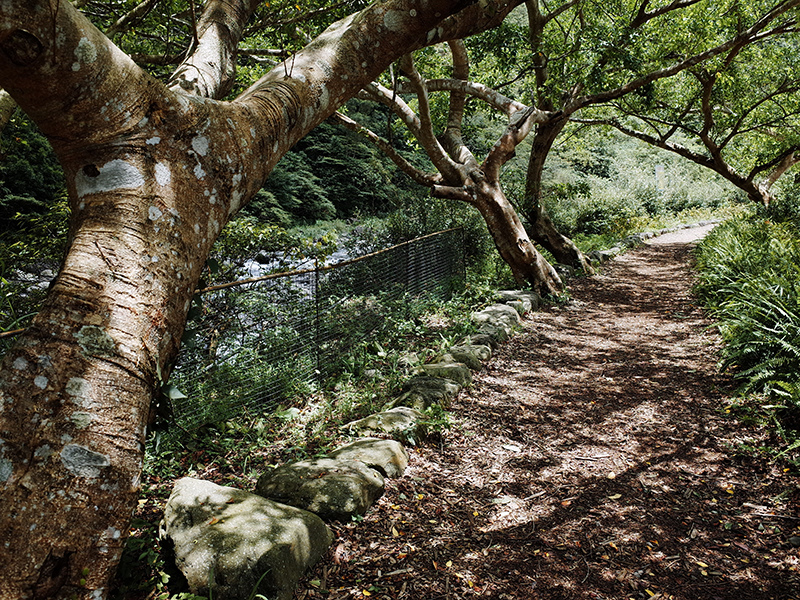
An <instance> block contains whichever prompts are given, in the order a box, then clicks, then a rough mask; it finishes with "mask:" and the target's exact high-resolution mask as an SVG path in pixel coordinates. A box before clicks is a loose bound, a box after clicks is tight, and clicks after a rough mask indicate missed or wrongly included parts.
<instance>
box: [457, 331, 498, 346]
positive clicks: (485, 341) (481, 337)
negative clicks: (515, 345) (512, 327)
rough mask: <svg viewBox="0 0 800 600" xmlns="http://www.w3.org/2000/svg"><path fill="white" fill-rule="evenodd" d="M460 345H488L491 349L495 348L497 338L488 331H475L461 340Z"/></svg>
mask: <svg viewBox="0 0 800 600" xmlns="http://www.w3.org/2000/svg"><path fill="white" fill-rule="evenodd" d="M461 345H462V346H488V347H489V348H491V349H492V350H497V346H498V344H497V340H496V339H494V338H493V337H492V336H490V335H489V334H488V333H475V334H473V335H470V336H468V337H466V338H464V340H463V341H462V342H461Z"/></svg>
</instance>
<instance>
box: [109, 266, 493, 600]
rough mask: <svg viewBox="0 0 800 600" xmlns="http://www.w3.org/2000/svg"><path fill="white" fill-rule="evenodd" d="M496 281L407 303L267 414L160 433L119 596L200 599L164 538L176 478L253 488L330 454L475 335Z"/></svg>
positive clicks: (439, 425) (154, 438)
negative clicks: (423, 366) (264, 476)
mask: <svg viewBox="0 0 800 600" xmlns="http://www.w3.org/2000/svg"><path fill="white" fill-rule="evenodd" d="M494 289H496V287H494V286H493V285H489V284H487V283H481V282H480V281H479V280H478V279H476V278H474V277H469V278H468V285H467V288H466V290H465V291H464V292H462V293H461V294H458V295H456V296H454V297H453V298H452V299H450V300H448V301H441V300H436V299H435V298H416V299H410V300H409V301H407V302H405V303H404V304H403V305H402V306H400V305H398V306H397V307H396V312H395V313H394V314H392V315H390V321H391V322H390V323H388V324H387V325H386V326H384V327H381V328H380V329H379V330H377V331H376V332H375V333H374V334H373V335H372V336H371V337H370V339H369V340H367V341H364V342H362V343H359V344H355V345H353V346H352V347H351V348H350V349H349V352H347V353H346V355H344V356H342V357H340V361H339V364H340V370H339V371H338V372H336V373H335V374H333V376H332V377H330V378H329V379H328V380H326V383H325V385H324V386H323V387H321V388H319V389H315V390H311V391H310V392H309V393H308V394H306V395H302V396H300V395H298V396H296V397H294V398H293V399H292V400H291V401H288V402H286V403H285V404H283V405H281V406H279V407H278V408H277V409H276V410H274V412H272V413H270V414H249V413H247V412H246V411H242V412H241V413H240V414H239V416H238V417H237V418H235V419H230V420H227V421H223V422H220V423H215V424H211V425H206V426H204V427H201V428H198V429H195V430H192V431H186V430H182V429H180V428H179V427H172V428H169V429H167V430H163V431H156V432H153V433H152V434H151V435H150V436H149V438H148V440H147V446H146V455H145V464H144V472H143V476H142V481H143V490H142V500H141V501H140V507H139V511H138V513H137V518H136V519H135V520H134V522H133V525H132V530H131V536H130V537H129V539H128V541H127V544H126V549H125V553H124V556H123V560H122V562H121V565H120V569H119V573H118V577H117V591H116V592H115V594H114V595H113V596H112V598H116V599H120V600H121V599H122V598H125V599H126V600H130V599H134V598H140V597H141V598H150V599H157V600H167V599H172V600H198V599H199V597H194V596H192V595H191V594H188V592H186V584H185V581H184V580H183V577H182V575H181V574H180V573H179V572H177V571H175V570H174V569H171V567H170V565H171V564H172V561H171V558H170V557H169V555H168V550H167V549H165V548H164V547H162V545H161V544H160V543H159V540H158V531H157V522H158V520H159V519H160V516H161V511H162V510H163V506H164V504H165V502H166V499H167V497H168V495H169V493H170V490H171V489H172V486H173V484H174V481H175V480H176V479H178V478H180V477H187V476H188V477H199V478H202V479H206V480H210V481H213V482H215V483H218V484H222V485H233V486H236V487H239V488H242V489H252V488H253V487H254V486H255V482H256V480H257V479H258V477H259V476H260V475H261V473H263V472H264V471H265V470H267V469H269V468H272V467H273V466H276V465H278V464H283V463H286V462H289V461H293V460H301V459H304V458H309V457H315V456H323V455H325V454H327V453H328V452H329V451H330V450H332V449H333V447H334V446H335V445H336V444H337V443H339V442H340V441H341V439H342V437H341V426H342V425H344V424H345V423H348V422H350V421H352V420H355V419H358V418H361V417H365V416H367V415H369V414H371V413H374V412H377V411H380V410H381V409H382V408H383V407H384V405H386V404H387V403H388V402H389V400H391V399H392V398H394V397H396V395H397V394H398V393H399V391H400V388H401V386H402V383H403V381H405V380H406V379H407V378H408V376H409V375H410V374H411V372H412V370H413V368H414V366H415V365H416V364H418V363H424V362H427V361H429V360H430V359H432V358H433V357H434V355H436V354H439V353H441V352H443V351H444V350H445V349H447V348H448V347H450V346H452V345H455V344H457V343H459V342H460V341H461V340H462V339H463V338H464V337H465V336H467V335H469V334H470V333H473V332H474V331H475V329H474V327H475V326H474V325H473V324H472V323H471V321H470V318H469V316H470V313H471V312H472V311H474V310H476V309H477V308H479V307H481V306H483V305H486V304H488V303H490V302H491V301H492V300H493V295H494V291H493V290H494ZM426 416H427V422H426V423H425V425H426V427H427V429H428V430H429V432H430V433H431V434H432V435H433V438H436V437H437V435H440V434H441V432H443V431H444V430H446V429H448V428H449V427H450V420H449V418H448V415H447V413H446V412H445V411H443V410H437V409H432V410H429V411H428V412H427V415H426Z"/></svg>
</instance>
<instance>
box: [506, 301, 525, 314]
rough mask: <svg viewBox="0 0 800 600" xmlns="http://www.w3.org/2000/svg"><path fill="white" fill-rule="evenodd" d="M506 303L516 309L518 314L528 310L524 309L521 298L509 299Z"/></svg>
mask: <svg viewBox="0 0 800 600" xmlns="http://www.w3.org/2000/svg"><path fill="white" fill-rule="evenodd" d="M506 304H507V305H508V306H510V307H511V308H513V309H514V310H515V311H517V312H518V313H519V314H520V316H522V315H524V314H525V313H526V312H528V311H526V310H525V303H524V302H523V301H522V300H509V301H508V302H506Z"/></svg>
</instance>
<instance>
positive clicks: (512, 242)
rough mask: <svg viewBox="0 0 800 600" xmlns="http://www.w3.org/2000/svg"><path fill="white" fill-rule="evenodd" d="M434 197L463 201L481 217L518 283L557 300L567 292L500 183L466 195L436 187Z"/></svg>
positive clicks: (479, 187) (484, 185)
mask: <svg viewBox="0 0 800 600" xmlns="http://www.w3.org/2000/svg"><path fill="white" fill-rule="evenodd" d="M433 194H434V196H437V197H440V198H451V199H456V200H462V201H464V202H467V203H468V204H471V205H472V206H474V207H475V208H477V209H478V212H480V213H481V216H482V217H483V220H484V221H485V222H486V227H487V228H488V230H489V233H490V234H491V236H492V240H493V241H494V245H495V247H496V248H497V251H498V252H499V253H500V256H501V257H502V259H503V260H504V261H505V262H506V264H508V266H509V267H510V268H511V272H512V274H513V275H514V279H515V280H516V281H517V283H518V284H520V285H521V286H526V287H529V288H531V289H533V290H534V291H536V292H538V293H539V294H540V295H542V296H554V295H557V294H559V293H560V292H561V291H563V289H564V284H563V283H562V281H561V278H560V277H559V276H558V273H556V271H555V269H553V267H552V266H551V265H550V263H548V262H547V260H546V259H545V258H544V256H542V255H541V254H540V253H539V252H538V251H537V250H536V247H535V246H534V245H533V243H532V242H531V240H530V238H529V237H528V234H527V233H526V231H525V227H524V226H523V225H522V221H520V219H519V216H518V215H517V211H516V210H514V206H513V205H512V204H511V202H509V201H508V198H506V196H505V194H504V193H503V190H502V187H501V186H500V184H499V183H495V184H491V183H489V182H488V181H483V182H481V183H479V184H478V185H475V186H474V187H473V188H472V193H471V194H469V195H467V194H465V192H464V190H463V188H451V187H444V186H436V187H434V190H433Z"/></svg>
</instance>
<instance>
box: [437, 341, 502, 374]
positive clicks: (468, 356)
mask: <svg viewBox="0 0 800 600" xmlns="http://www.w3.org/2000/svg"><path fill="white" fill-rule="evenodd" d="M447 353H448V354H449V355H450V356H452V357H453V358H454V359H455V360H456V361H457V362H462V363H464V364H465V365H467V366H468V367H469V368H470V369H472V370H473V371H480V370H481V368H483V363H484V362H485V361H487V360H490V359H491V358H492V349H491V348H490V347H489V346H472V345H468V346H451V347H450V349H449V350H448V351H447Z"/></svg>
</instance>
